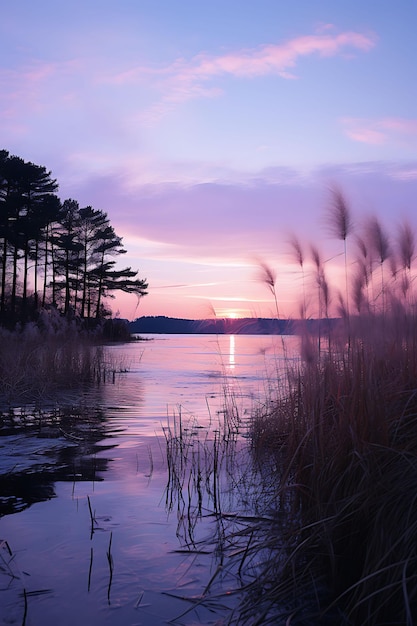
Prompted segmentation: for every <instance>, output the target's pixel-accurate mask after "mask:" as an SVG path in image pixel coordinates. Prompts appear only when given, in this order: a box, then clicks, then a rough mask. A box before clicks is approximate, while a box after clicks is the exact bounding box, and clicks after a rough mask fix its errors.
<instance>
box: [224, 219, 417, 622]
mask: <svg viewBox="0 0 417 626" xmlns="http://www.w3.org/2000/svg"><path fill="white" fill-rule="evenodd" d="M358 241H359V242H360V244H359V255H358V259H357V262H355V263H354V264H353V266H352V269H351V272H352V276H351V277H350V280H351V288H350V289H349V291H348V292H347V293H349V294H350V295H351V297H352V301H353V304H354V309H355V311H356V313H355V314H353V313H352V311H353V308H351V309H350V314H349V303H348V302H346V303H345V311H347V312H346V315H345V316H342V317H341V318H340V319H339V321H338V322H337V323H336V322H334V323H333V324H330V325H320V327H319V331H318V335H317V334H313V333H311V331H310V330H309V327H308V325H307V323H306V322H305V323H304V324H301V327H300V360H299V362H298V363H297V364H294V362H292V363H286V365H285V368H286V377H287V384H286V391H285V393H280V392H279V390H277V392H276V395H275V397H274V398H273V399H272V400H273V401H270V402H265V404H264V406H263V407H262V408H261V409H260V410H259V411H258V412H257V413H256V414H255V415H254V417H253V421H252V427H251V441H252V453H253V459H254V463H255V468H257V470H256V471H258V473H259V475H260V476H261V488H260V491H262V499H263V502H264V503H267V507H268V509H267V510H266V511H265V512H266V513H268V514H269V515H270V516H271V518H272V519H273V520H274V521H273V522H269V521H268V522H267V523H266V522H261V521H256V522H254V523H253V524H251V525H249V526H248V528H247V529H246V536H247V538H248V541H249V538H250V547H249V548H248V550H247V551H246V552H245V559H246V560H247V559H248V558H250V555H251V554H252V555H253V556H254V555H255V554H256V553H258V555H260V554H262V555H265V550H266V548H268V549H269V550H270V555H269V557H267V558H263V559H260V561H261V565H260V566H258V571H257V575H256V576H255V577H254V580H253V581H252V583H251V584H250V585H249V586H248V588H247V594H246V598H245V599H244V600H243V602H242V604H241V605H240V607H239V610H238V612H237V613H236V614H235V622H231V623H242V624H244V623H245V624H246V623H247V624H249V623H250V624H255V623H262V624H268V623H271V624H272V623H288V624H317V623H320V624H334V623H337V624H346V625H351V624H352V625H356V624H361V625H364V626H365V625H366V626H377V625H378V626H380V625H383V624H384V625H385V624H387V625H388V624H394V623H395V624H404V625H405V624H407V625H411V624H415V623H417V498H416V495H415V484H416V481H417V315H416V312H417V306H416V305H417V299H416V294H415V293H414V291H413V289H414V275H413V262H414V255H415V244H414V241H415V239H414V234H413V232H412V230H411V228H410V226H409V225H408V224H404V225H402V226H401V227H400V229H399V235H398V240H397V241H396V242H393V241H390V239H389V237H388V235H387V234H386V231H385V229H384V228H383V227H382V225H381V224H380V222H379V221H378V220H377V219H376V218H372V219H371V220H370V221H369V222H368V223H367V225H366V232H365V236H364V237H363V238H362V237H360V238H359V239H358ZM313 259H314V266H315V271H316V276H317V277H319V276H320V271H321V268H322V264H321V261H320V256H319V253H318V251H317V250H315V249H314V250H313ZM372 259H375V264H373V262H372ZM391 259H392V260H393V263H392V264H391V267H395V268H396V271H394V272H393V271H392V272H391V276H390V277H389V278H388V276H387V274H386V272H385V273H384V265H385V262H386V261H387V260H390V261H391ZM347 267H348V266H347V265H346V268H347ZM373 272H378V274H379V277H380V282H379V289H376V290H375V292H371V293H372V294H373V295H372V297H371V296H370V291H369V289H368V285H369V277H370V275H371V274H372V273H373ZM317 283H318V286H319V287H320V283H319V280H318V278H317ZM327 297H328V298H329V296H327ZM318 299H319V303H320V305H321V310H322V311H324V310H325V307H324V306H323V303H324V302H325V300H324V298H323V293H322V291H321V292H320V289H319V293H318ZM271 468H273V478H271ZM254 471H255V470H254ZM254 538H255V539H254ZM248 545H249V543H248ZM257 620H259V621H257ZM274 620H275V621H274Z"/></svg>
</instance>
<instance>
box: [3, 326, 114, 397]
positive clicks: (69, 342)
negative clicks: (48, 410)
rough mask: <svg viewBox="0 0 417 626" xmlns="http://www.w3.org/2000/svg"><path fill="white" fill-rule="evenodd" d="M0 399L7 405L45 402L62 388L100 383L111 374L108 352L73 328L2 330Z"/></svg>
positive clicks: (29, 327)
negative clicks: (107, 361)
mask: <svg viewBox="0 0 417 626" xmlns="http://www.w3.org/2000/svg"><path fill="white" fill-rule="evenodd" d="M0 341H1V351H0V399H1V401H2V402H3V403H4V404H10V403H14V402H16V401H19V402H21V401H30V402H34V401H36V400H42V399H44V398H47V397H49V396H50V395H51V394H53V393H54V392H55V391H57V390H60V389H69V388H73V387H75V386H77V385H80V384H83V383H87V382H93V381H100V380H103V378H104V377H105V375H106V372H107V374H109V371H108V370H109V364H107V363H106V355H105V350H104V349H103V347H102V346H100V345H98V343H97V342H96V341H95V340H94V338H92V337H89V336H86V335H82V334H80V333H79V332H78V331H77V330H76V329H72V328H71V327H67V328H65V329H64V328H61V329H60V330H59V332H52V331H51V329H48V330H45V329H40V328H39V327H38V326H36V325H35V324H29V325H27V326H26V327H25V328H24V329H23V330H21V331H20V332H19V331H14V332H10V331H7V330H5V329H0Z"/></svg>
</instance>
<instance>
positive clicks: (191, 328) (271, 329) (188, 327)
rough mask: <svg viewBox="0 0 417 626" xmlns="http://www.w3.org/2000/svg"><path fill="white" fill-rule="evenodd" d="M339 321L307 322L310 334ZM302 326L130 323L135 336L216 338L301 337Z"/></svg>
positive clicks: (167, 320)
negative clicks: (155, 334) (140, 334)
mask: <svg viewBox="0 0 417 626" xmlns="http://www.w3.org/2000/svg"><path fill="white" fill-rule="evenodd" d="M335 322H336V320H321V321H318V320H307V321H304V322H303V326H304V328H305V326H306V325H307V328H308V330H309V331H311V332H314V331H316V330H318V328H319V324H320V326H321V328H323V330H324V326H326V328H328V326H329V325H333V324H334V323H335ZM297 325H298V323H297V322H296V321H294V320H285V319H279V320H278V319H274V318H252V317H247V318H238V319H206V320H189V319H181V318H176V317H165V316H163V315H159V316H155V317H154V316H144V317H139V318H137V319H136V320H135V321H133V322H130V325H129V326H130V332H132V333H164V334H216V335H292V334H296V333H297Z"/></svg>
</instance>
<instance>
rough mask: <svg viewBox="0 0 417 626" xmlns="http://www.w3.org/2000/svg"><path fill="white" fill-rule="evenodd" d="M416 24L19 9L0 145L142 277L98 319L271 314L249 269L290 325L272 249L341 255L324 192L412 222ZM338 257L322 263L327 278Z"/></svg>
mask: <svg viewBox="0 0 417 626" xmlns="http://www.w3.org/2000/svg"><path fill="white" fill-rule="evenodd" d="M416 23H417V4H416V3H415V1H414V0H399V1H398V2H396V3H393V2H391V0H378V1H377V0H369V1H368V2H366V3H365V2H362V1H359V0H351V1H350V2H349V3H348V2H341V3H339V2H338V3H336V2H334V0H327V1H324V0H323V1H321V0H318V1H314V2H312V1H311V0H300V1H299V2H297V3H289V2H281V1H279V0H258V1H257V2H256V3H255V2H249V1H243V2H242V0H239V1H238V0H228V2H223V1H220V0H211V1H210V2H205V1H201V2H195V1H192V0H152V2H148V1H143V2H138V1H136V0H135V1H134V0H130V1H127V0H120V2H118V3H117V4H116V3H114V2H113V1H110V0H100V1H99V0H91V1H89V0H85V1H83V2H80V1H79V0H74V1H73V2H72V3H68V4H67V5H65V6H64V4H63V3H57V2H55V1H52V0H40V1H39V2H37V3H34V2H29V1H28V0H16V1H15V2H13V3H8V5H7V6H5V7H3V9H2V19H1V22H0V47H1V55H0V86H1V88H0V114H1V126H0V132H1V142H0V147H3V148H5V149H7V150H9V151H10V152H11V153H12V154H17V155H18V156H21V157H23V158H25V159H27V160H30V161H33V162H35V163H37V164H39V165H45V166H46V167H47V168H48V169H51V170H52V173H53V175H54V177H56V178H57V179H58V182H59V184H60V189H59V193H60V196H61V198H62V199H65V198H68V197H72V198H74V199H76V200H78V201H79V202H80V205H81V206H85V205H87V204H91V205H92V206H93V207H94V208H98V209H102V210H104V211H106V212H107V213H108V215H109V217H110V219H111V221H112V223H113V225H114V226H115V228H116V231H117V232H118V234H119V235H121V236H122V237H123V241H124V244H125V247H126V248H127V250H128V254H127V255H125V256H124V258H123V264H126V261H127V262H128V264H129V265H132V266H133V267H134V268H135V269H138V270H139V275H140V277H146V278H147V279H148V281H149V295H148V296H147V297H146V298H143V299H142V300H141V302H140V304H139V306H137V301H136V299H135V297H134V296H129V297H120V298H117V300H116V301H115V302H114V303H113V304H112V307H113V310H114V311H115V312H116V311H117V310H118V311H119V312H120V314H121V315H122V316H124V317H129V318H134V317H136V316H139V315H172V316H181V317H190V318H193V317H196V318H200V317H207V316H209V315H211V314H212V313H213V310H214V311H215V313H216V314H217V315H219V316H231V315H274V302H273V298H272V294H271V293H270V291H269V290H268V289H267V287H266V286H265V285H264V284H261V282H260V281H259V279H258V277H259V270H258V264H259V261H260V260H262V261H265V262H267V263H268V265H269V266H270V267H271V268H272V269H273V270H274V271H275V272H276V274H277V282H276V289H277V294H278V299H279V305H280V310H281V313H282V314H285V315H291V316H295V315H297V313H298V303H299V300H300V294H301V289H302V288H301V277H300V271H299V268H297V266H296V264H295V261H294V259H293V258H292V257H291V254H290V248H289V246H288V239H289V238H290V236H291V234H292V233H295V234H296V235H297V236H298V237H299V238H300V240H301V242H303V244H305V250H306V253H307V251H308V245H309V244H310V243H313V244H314V245H317V246H318V247H319V248H320V250H321V251H322V254H323V258H324V259H327V258H330V257H332V256H334V255H335V254H337V253H339V252H341V251H342V246H341V242H337V241H336V242H335V241H332V240H331V239H330V238H329V236H328V233H327V231H326V228H325V225H324V219H323V216H324V213H325V211H326V208H327V207H328V205H329V202H330V194H329V188H330V187H331V186H332V185H338V186H340V187H341V188H342V189H343V190H344V192H345V194H346V197H347V199H348V201H349V203H350V205H351V208H352V212H353V215H354V218H355V223H356V225H357V228H360V225H361V222H362V221H363V220H364V218H365V216H367V215H369V214H377V215H378V216H379V217H380V218H381V221H382V222H383V223H384V224H385V225H386V227H387V229H388V231H389V232H390V233H393V234H394V232H395V228H396V225H397V224H398V222H399V221H400V220H401V219H402V218H403V217H405V216H408V217H409V218H410V220H411V221H412V223H413V225H414V226H416V227H417V212H416V207H415V202H416V198H417V194H416V191H417V114H416V110H417V108H416V105H417V69H416V63H415V60H416V58H417V39H416V37H415V32H414V31H415V24H416ZM307 257H308V254H307ZM352 263H353V261H352ZM341 264H342V260H341V257H337V258H336V259H333V261H329V262H328V264H327V266H326V267H328V273H329V276H332V278H333V280H334V281H335V282H336V284H337V283H338V282H340V271H341V269H340V265H341ZM306 270H307V279H308V280H309V281H310V282H311V284H312V285H313V284H314V278H313V277H312V275H311V272H309V260H308V258H307V261H306ZM334 297H335V296H334ZM335 299H336V297H335ZM313 313H314V311H311V314H313Z"/></svg>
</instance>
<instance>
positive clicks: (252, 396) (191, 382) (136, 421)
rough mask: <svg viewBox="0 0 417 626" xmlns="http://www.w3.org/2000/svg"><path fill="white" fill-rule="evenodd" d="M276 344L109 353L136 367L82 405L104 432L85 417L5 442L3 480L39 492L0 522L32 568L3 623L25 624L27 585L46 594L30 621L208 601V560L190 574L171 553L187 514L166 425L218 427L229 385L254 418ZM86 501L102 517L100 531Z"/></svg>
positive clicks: (146, 613) (224, 339)
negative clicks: (178, 494)
mask: <svg viewBox="0 0 417 626" xmlns="http://www.w3.org/2000/svg"><path fill="white" fill-rule="evenodd" d="M277 341H278V339H277V338H275V339H274V338H271V337H250V336H240V335H237V336H232V335H230V336H219V337H216V336H212V335H205V336H193V335H187V336H184V335H181V336H157V337H155V339H152V340H151V341H147V342H143V343H142V342H140V343H132V344H127V345H124V346H111V347H109V349H108V350H109V354H110V357H111V359H112V361H113V362H114V363H115V364H117V363H120V364H124V366H125V367H126V366H127V367H128V371H127V372H126V373H124V374H121V375H120V376H119V377H116V379H115V381H114V383H113V382H110V383H107V384H106V385H100V387H95V388H93V389H90V390H84V391H83V392H82V394H81V396H79V397H78V402H80V403H81V404H84V405H85V406H87V405H88V404H89V403H90V404H91V403H93V404H99V406H100V409H101V418H100V421H99V430H98V431H96V432H94V428H93V429H92V430H89V429H90V428H91V422H90V421H89V420H88V419H87V417H86V415H84V418H85V419H84V420H83V419H81V418H80V419H79V421H78V422H77V423H76V424H71V423H70V422H66V423H64V424H61V425H60V428H61V427H63V428H61V430H60V431H59V432H56V431H53V430H49V431H48V430H44V431H43V433H42V432H39V431H37V432H35V431H34V432H32V431H30V432H28V431H25V432H22V433H20V434H19V433H17V434H14V435H11V434H10V435H8V436H3V437H1V438H0V446H1V447H2V450H1V452H2V456H3V457H4V459H6V458H8V459H10V463H9V465H8V468H7V472H6V469H5V467H3V473H2V477H1V479H2V480H3V481H4V480H5V476H6V475H7V476H12V475H13V472H14V473H15V474H16V475H18V478H19V480H20V481H21V484H22V485H25V487H26V490H29V491H31V487H30V485H31V482H30V481H31V480H32V481H35V482H36V484H37V489H38V491H36V489H32V496H33V497H32V500H30V498H29V499H28V501H27V502H26V505H27V508H24V507H22V508H23V509H24V510H21V511H20V512H17V513H15V514H13V515H5V516H4V517H2V518H0V537H1V538H3V539H5V540H7V542H8V544H9V545H10V547H11V549H12V551H13V563H14V564H15V565H14V566H16V567H18V568H19V572H25V574H21V575H20V574H19V576H18V577H17V578H10V577H8V576H7V572H6V575H5V576H6V584H3V582H4V580H0V624H5V623H9V622H10V620H12V621H13V620H15V621H17V623H19V620H20V622H21V621H22V615H23V613H22V610H23V599H22V598H23V596H22V589H23V587H24V588H25V589H26V591H27V592H28V593H30V592H37V591H42V593H39V594H38V593H33V595H30V596H28V598H29V603H28V622H27V623H28V624H30V623H32V624H42V625H43V626H52V625H53V626H55V624H57V623H59V624H60V625H61V626H65V625H66V624H68V626H70V625H71V626H72V624H74V623H76V622H78V623H80V624H87V623H88V624H100V626H102V625H103V626H108V625H113V624H114V625H115V626H116V625H117V626H123V625H126V626H127V625H130V624H134V623H141V624H144V625H145V626H153V625H154V624H157V623H163V622H164V621H165V620H168V619H172V617H174V616H175V615H178V614H180V613H181V612H182V611H183V610H184V608H185V607H184V605H183V603H182V602H181V601H179V600H174V599H173V598H170V597H169V596H167V595H165V594H164V593H163V592H167V591H168V592H169V591H175V590H177V591H178V588H181V589H182V591H183V593H184V594H189V595H193V594H198V593H200V592H201V589H202V588H204V586H205V584H206V583H207V573H208V568H209V567H210V562H211V561H210V556H200V557H198V558H196V560H195V563H194V564H193V566H192V567H190V561H189V559H187V558H186V557H184V555H181V554H178V553H175V552H174V551H175V550H176V549H178V547H179V542H180V538H181V533H182V530H181V532H180V531H179V529H183V528H184V524H185V525H186V520H187V518H186V516H185V517H184V510H183V508H181V506H183V504H182V505H181V506H180V505H179V504H180V503H179V502H176V500H175V494H171V498H172V497H173V498H174V499H173V500H172V501H171V504H170V506H171V508H172V510H171V511H170V512H168V510H167V508H166V502H165V498H166V492H165V488H166V486H167V462H166V444H165V439H164V438H163V436H162V433H163V429H164V428H166V427H167V425H170V426H171V427H172V425H173V423H174V421H175V419H178V416H179V414H181V420H182V426H183V427H184V428H187V427H188V425H189V427H190V429H191V428H192V424H193V419H194V416H195V417H196V418H197V419H198V421H199V423H201V424H202V425H204V424H205V423H207V422H208V421H209V420H213V419H215V418H216V416H217V415H218V411H219V409H221V407H222V406H223V405H224V401H225V388H227V390H228V393H233V394H235V395H236V398H237V399H238V400H239V402H238V404H239V403H240V406H241V410H242V411H244V410H245V407H246V408H248V407H249V410H250V407H253V404H254V402H256V401H257V398H262V396H263V395H264V393H265V377H266V374H267V372H268V369H269V368H272V369H274V370H275V371H276V361H275V356H276V355H277V353H278V354H279V350H280V344H279V342H278V344H276V342H277ZM67 397H68V396H67ZM75 400H76V398H75V396H74V395H73V396H72V401H73V402H74V401H75ZM242 414H243V413H242ZM63 433H64V434H65V435H71V436H72V437H76V438H75V439H74V438H72V439H71V437H70V438H69V439H68V438H67V437H66V436H64V434H63ZM0 470H1V467H0ZM6 482H7V481H6ZM4 484H6V483H4ZM10 484H11V483H10V481H9V483H8V485H9V487H10ZM33 484H34V483H33ZM42 487H45V489H42ZM87 496H88V497H89V498H90V502H91V506H92V509H93V511H94V515H95V518H96V522H95V527H94V533H93V535H91V517H90V513H89V506H88V499H87ZM230 506H232V503H230ZM16 510H19V509H18V508H17V509H16ZM205 524H206V525H207V524H210V522H205ZM202 532H203V531H202ZM207 532H209V529H208V528H207V527H204V533H206V534H207ZM110 534H111V536H112V558H113V560H114V572H113V577H112V581H111V593H110V604H109V599H108V593H109V589H108V587H109V576H110V572H109V562H108V559H107V557H106V554H107V551H108V548H109V540H110ZM1 556H2V555H1V554H0V557H1ZM89 573H90V579H91V580H90V588H89V589H88V585H87V582H88V579H89ZM3 574H4V571H3ZM1 575H2V572H1V570H0V576H1ZM139 598H142V599H141V600H140V602H139V604H138V601H139ZM201 611H202V612H203V613H202V614H204V611H203V609H201ZM194 617H195V616H194ZM202 619H204V618H203V617H202ZM207 619H209V618H208V616H207ZM210 619H211V617H210ZM190 620H191V616H190ZM183 623H192V621H188V622H187V619H186V618H184V622H183ZM202 623H205V622H204V621H203V622H202Z"/></svg>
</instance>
